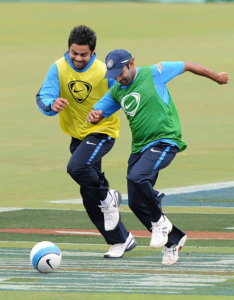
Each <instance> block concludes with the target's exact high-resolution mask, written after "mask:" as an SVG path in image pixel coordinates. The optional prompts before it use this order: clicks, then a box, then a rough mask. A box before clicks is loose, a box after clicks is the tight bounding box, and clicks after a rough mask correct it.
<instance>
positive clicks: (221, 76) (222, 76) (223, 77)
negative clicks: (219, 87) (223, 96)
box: [216, 72, 229, 84]
mask: <svg viewBox="0 0 234 300" xmlns="http://www.w3.org/2000/svg"><path fill="white" fill-rule="evenodd" d="M228 80H229V78H228V74H227V73H226V72H221V73H218V76H217V80H216V82H217V83H218V84H227V83H228Z"/></svg>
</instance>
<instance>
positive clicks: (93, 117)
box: [85, 110, 104, 124]
mask: <svg viewBox="0 0 234 300" xmlns="http://www.w3.org/2000/svg"><path fill="white" fill-rule="evenodd" d="M103 118H104V116H103V115H102V110H91V112H90V113H89V114H88V117H87V119H86V122H85V123H86V124H87V123H89V122H90V123H92V124H97V123H98V122H100V121H101V120H102V119H103Z"/></svg>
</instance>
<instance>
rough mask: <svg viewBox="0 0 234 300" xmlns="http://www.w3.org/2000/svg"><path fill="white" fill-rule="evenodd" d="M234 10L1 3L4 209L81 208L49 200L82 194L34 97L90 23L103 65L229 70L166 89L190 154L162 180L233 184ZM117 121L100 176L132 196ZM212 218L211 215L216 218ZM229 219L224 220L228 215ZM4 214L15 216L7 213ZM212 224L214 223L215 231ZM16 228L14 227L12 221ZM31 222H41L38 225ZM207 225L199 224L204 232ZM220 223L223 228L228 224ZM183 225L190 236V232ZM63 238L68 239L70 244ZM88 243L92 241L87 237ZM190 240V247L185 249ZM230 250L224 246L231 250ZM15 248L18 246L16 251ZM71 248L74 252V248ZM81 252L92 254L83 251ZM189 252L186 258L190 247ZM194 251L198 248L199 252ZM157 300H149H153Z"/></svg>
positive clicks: (61, 139) (54, 123)
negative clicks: (78, 30)
mask: <svg viewBox="0 0 234 300" xmlns="http://www.w3.org/2000/svg"><path fill="white" fill-rule="evenodd" d="M232 11H233V4H232V3H229V4H227V3H225V4H223V5H217V4H205V5H194V4H166V5H163V4H158V3H121V4H120V3H0V25H1V26H0V28H1V29H0V30H1V44H0V50H1V54H2V55H1V57H0V63H1V68H2V70H4V74H3V76H2V77H1V80H0V92H1V110H0V129H1V143H0V160H1V168H0V178H1V182H0V189H1V195H0V207H11V206H12V207H26V208H32V207H34V208H77V206H72V205H60V204H52V203H48V201H49V200H63V199H73V198H78V197H79V188H78V187H77V185H76V184H75V183H74V182H73V181H72V180H71V179H70V177H69V176H68V175H67V174H66V165H67V161H68V160H69V157H70V153H69V150H68V148H69V141H70V139H69V137H67V136H65V135H64V134H63V133H62V132H61V130H60V128H59V125H58V117H53V118H49V117H46V116H44V115H43V114H42V113H41V112H40V111H39V110H38V109H37V107H36V105H35V95H36V93H37V92H38V90H39V88H40V86H41V84H42V82H43V80H44V78H45V75H46V72H47V70H48V68H49V66H50V65H51V64H52V63H53V62H54V61H55V60H56V59H58V58H60V57H61V56H62V55H63V54H64V52H65V51H66V50H67V39H68V35H69V32H70V30H71V29H72V28H73V27H74V26H75V25H78V24H86V25H88V26H90V27H92V28H93V29H94V30H95V31H96V32H97V35H98V43H97V56H98V58H99V59H101V60H104V58H105V56H106V54H107V53H108V52H109V51H111V50H113V49H114V48H126V49H127V50H129V51H130V52H131V53H132V55H133V56H134V57H135V63H136V65H137V66H143V65H149V64H153V63H157V62H159V61H173V60H184V61H193V62H197V63H200V64H203V65H205V66H207V67H209V68H211V69H213V70H214V71H217V72H221V71H223V70H225V71H227V72H228V74H229V77H230V83H229V85H227V86H222V87H220V86H218V85H217V84H216V83H214V82H212V81H209V80H207V79H204V78H200V77H197V76H195V75H192V74H184V75H182V76H180V77H179V78H177V79H174V80H173V81H172V82H171V83H169V85H168V87H169V90H170V92H171V94H172V96H173V98H174V101H175V103H176V105H177V108H178V112H179V114H180V118H181V124H182V132H183V139H184V140H185V141H186V142H187V143H188V149H187V150H186V151H185V152H183V153H181V154H180V155H178V156H177V157H176V159H175V161H174V162H173V163H172V164H171V165H170V166H169V167H168V168H167V169H166V170H163V171H162V172H161V174H160V176H159V180H158V182H157V189H159V190H160V189H161V188H171V187H179V186H188V185H195V184H204V183H213V182H220V181H232V180H233V164H232V163H230V162H232V161H233V148H234V141H233V139H231V138H230V137H231V136H232V135H233V132H232V128H233V125H234V120H233V117H232V112H233V110H234V102H233V99H232V94H233V93H232V85H231V79H232V78H233V77H234V71H233V68H232V64H231V63H230V62H231V61H232V60H233V50H234V39H233V27H234V19H233V12H232ZM129 13H131V14H130V16H131V22H130V21H129ZM120 15H121V22H120V19H119V16H120ZM222 16H224V17H222ZM198 20H199V21H198ZM120 118H121V129H120V138H119V139H117V141H116V145H115V146H114V148H113V150H112V151H111V152H110V154H108V155H107V156H106V157H105V158H104V159H103V169H104V171H105V173H106V175H107V177H108V179H109V181H110V184H111V188H118V189H119V190H120V191H121V192H123V193H125V192H126V179H125V177H126V166H127V159H128V156H129V153H130V142H131V136H130V130H129V128H128V124H127V121H126V117H125V116H124V115H123V113H122V112H120ZM177 209H179V211H178V213H179V212H180V211H181V208H171V211H173V212H175V211H176V210H177ZM190 209H191V210H193V211H195V210H196V211H197V212H202V211H203V209H202V210H200V211H199V208H188V210H190ZM168 210H170V209H169V208H168ZM215 210H216V209H214V208H212V209H210V212H215ZM165 211H166V210H165ZM222 211H225V213H226V212H227V210H226V209H225V210H224V209H223V210H222ZM215 213H217V212H215ZM53 215H54V214H53ZM53 215H52V217H53ZM4 216H6V214H5V213H1V214H0V217H1V219H0V227H2V226H1V225H3V224H4V223H5V220H6V219H5V217H4ZM7 216H8V217H10V215H9V214H8V213H7ZM173 216H176V215H173V214H172V215H171V216H170V217H173ZM178 216H179V215H178ZM182 216H183V215H182ZM182 216H181V215H180V217H182ZM215 218H216V216H215V217H214V220H213V221H212V222H213V223H214V221H215ZM218 218H219V215H218ZM49 219H50V218H48V219H47V220H46V222H45V224H46V223H47V222H49ZM229 219H230V218H229ZM9 220H11V221H12V222H14V218H13V215H11V219H9ZM18 220H19V219H18ZM58 220H59V221H62V220H61V219H58ZM68 220H69V218H68ZM75 220H76V219H75V218H74V221H75ZM196 220H197V219H196ZM25 221H27V219H26V220H25ZM28 221H30V222H34V221H36V220H35V218H34V217H33V218H32V219H31V220H28ZM126 221H127V219H126ZM200 221H201V220H197V223H198V224H197V225H198V226H200V224H199V223H200ZM3 222H4V223H3ZM6 222H7V221H6ZM75 222H77V221H75ZM179 222H180V219H179V218H176V224H177V225H178V226H179ZM220 222H223V220H221V221H220ZM89 223H90V221H89ZM190 223H191V222H189V223H188V224H190ZM14 224H16V223H14ZM32 224H33V223H32ZM34 224H35V223H34ZM45 224H43V227H44V225H45ZM47 224H48V223H47ZM76 224H77V223H76ZM186 224H187V223H186ZM207 224H208V222H205V223H204V227H203V228H202V229H203V230H207V227H206V226H207ZM222 224H225V226H226V223H225V222H223V223H222ZM5 225H6V223H5ZM5 225H4V226H5ZM181 225H182V228H183V229H184V230H185V229H186V228H185V227H186V226H185V224H181ZM45 226H46V225H45ZM73 226H74V225H73ZM189 226H191V225H189ZM229 226H230V225H229ZM229 226H228V227H229ZM31 227H33V226H31ZM10 236H11V237H13V239H14V240H17V241H18V239H21V238H22V240H25V239H27V237H29V238H31V237H32V235H19V234H18V235H15V234H9V235H5V234H4V236H3V235H2V236H1V237H0V239H1V240H3V239H4V240H5V239H7V237H10ZM34 238H35V239H36V240H35V241H34V242H36V241H37V240H39V239H44V238H45V236H44V235H40V236H38V235H37V236H34ZM48 238H50V237H48ZM51 238H54V236H53V237H52V236H51ZM58 238H62V239H63V236H59V237H58ZM66 238H67V237H66ZM69 238H73V239H74V237H69ZM77 238H78V237H77ZM94 238H95V239H97V240H95V242H97V243H102V244H103V245H101V246H99V245H96V247H102V250H103V251H105V250H106V247H107V245H104V242H103V239H102V238H101V237H100V238H97V237H94ZM79 239H80V237H79ZM84 239H85V240H86V243H87V240H88V238H87V237H84ZM92 239H93V238H92ZM93 240H94V239H93ZM141 240H142V241H147V239H139V243H140V242H141ZM63 241H64V239H63ZM75 242H76V241H75ZM191 242H192V241H188V242H187V243H186V245H187V244H189V243H191ZM194 242H200V241H194ZM202 242H205V241H202ZM212 242H214V248H206V249H207V251H211V253H215V251H219V250H221V251H224V250H223V249H227V250H228V251H230V249H232V248H222V247H217V242H218V243H220V242H221V241H212ZM229 242H231V241H229ZM82 243H84V242H83V241H82ZM2 244H4V245H6V243H0V245H1V246H2ZM16 244H17V243H16ZM31 245H32V243H31ZM219 245H220V244H219ZM228 245H229V244H225V246H226V247H228ZM67 246H69V247H72V246H71V245H67ZM88 246H89V245H88ZM229 246H231V245H229ZM12 247H17V246H14V243H12ZM63 247H65V246H63ZM73 247H77V246H76V245H75V244H74V245H73ZM78 247H81V248H84V247H87V246H85V245H82V244H80V245H79V246H78ZM147 249H149V247H147ZM184 249H185V250H186V247H185V248H184ZM194 249H195V250H196V247H195V248H194ZM199 251H200V250H199ZM128 255H132V254H131V253H129V254H128ZM158 296H160V299H162V300H167V299H170V300H171V299H173V300H177V299H180V300H181V299H182V300H184V299H190V300H195V299H197V298H198V296H189V297H188V296H182V295H171V296H170V295H162V296H161V295H158ZM124 297H125V298H126V295H123V294H111V299H112V300H117V299H118V300H119V299H121V300H122V299H124ZM155 297H156V296H155V295H148V294H147V299H155ZM0 298H3V299H16V298H17V299H24V300H26V299H58V298H65V299H77V298H79V299H92V300H93V299H110V294H92V293H85V294H83V293H79V294H78V295H77V294H72V293H56V292H53V293H43V292H36V293H35V292H27V293H26V292H17V294H16V293H15V292H11V291H7V292H0ZM142 298H143V295H142V294H140V295H132V294H131V295H127V299H129V300H136V299H142ZM144 298H145V296H144ZM199 299H200V300H211V299H212V300H213V299H215V300H221V299H222V300H225V299H233V296H230V297H227V296H224V295H223V296H220V297H219V296H215V295H212V296H201V295H199Z"/></svg>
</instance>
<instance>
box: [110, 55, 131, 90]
mask: <svg viewBox="0 0 234 300" xmlns="http://www.w3.org/2000/svg"><path fill="white" fill-rule="evenodd" d="M135 76H136V69H135V67H134V62H133V61H132V60H131V61H130V62H129V68H128V67H127V66H124V67H123V71H122V73H121V74H120V75H119V76H118V77H117V78H114V79H115V80H116V81H118V82H119V83H120V84H121V85H123V86H127V85H129V84H130V83H131V82H132V81H133V79H134V78H135Z"/></svg>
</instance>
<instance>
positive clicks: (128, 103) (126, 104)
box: [121, 93, 141, 117]
mask: <svg viewBox="0 0 234 300" xmlns="http://www.w3.org/2000/svg"><path fill="white" fill-rule="evenodd" d="M140 100H141V96H140V94H138V93H131V94H129V95H127V96H125V97H123V99H122V100H121V107H122V109H123V110H124V111H125V113H126V114H127V115H129V116H132V117H134V116H135V113H136V111H137V108H138V106H139V104H140Z"/></svg>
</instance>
